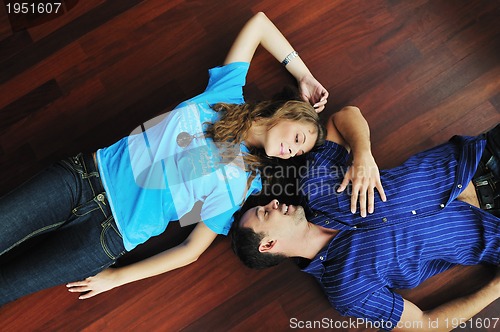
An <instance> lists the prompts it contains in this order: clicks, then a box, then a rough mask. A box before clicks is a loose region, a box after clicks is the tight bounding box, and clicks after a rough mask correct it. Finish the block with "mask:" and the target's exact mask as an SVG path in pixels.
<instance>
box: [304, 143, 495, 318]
mask: <svg viewBox="0 0 500 332" xmlns="http://www.w3.org/2000/svg"><path fill="white" fill-rule="evenodd" d="M485 144H486V142H485V140H484V139H483V138H482V137H481V136H480V137H463V136H455V137H453V138H452V139H451V140H450V141H449V142H448V143H446V144H443V145H440V146H438V147H436V148H433V149H430V150H427V151H425V152H422V153H419V154H417V155H414V156H413V157H411V158H410V159H408V160H407V161H406V162H405V163H404V164H403V165H401V166H399V167H396V168H393V169H389V170H382V171H381V172H380V174H381V180H382V184H383V186H384V190H385V193H386V195H387V202H382V201H381V200H380V197H378V195H376V200H375V212H374V213H373V214H369V215H368V216H367V217H366V218H362V217H360V215H359V213H357V214H352V213H351V212H350V196H349V195H348V193H347V192H344V193H341V194H339V193H337V192H336V189H337V188H338V186H339V185H340V183H341V182H342V180H343V177H344V174H345V172H346V170H347V162H348V158H349V155H348V152H347V151H346V150H345V148H343V147H341V146H340V145H337V144H335V143H333V142H327V143H326V144H325V145H324V146H322V147H320V148H318V149H317V150H315V151H314V152H311V153H310V155H309V160H308V167H307V172H306V174H305V176H303V178H302V179H301V190H302V191H303V194H304V196H305V197H306V198H307V200H306V202H305V205H306V206H307V207H308V208H309V213H308V217H309V218H308V220H309V221H311V222H314V223H315V224H318V225H320V226H323V227H328V228H332V229H338V230H340V232H339V233H338V234H337V235H336V237H335V238H334V239H333V240H332V241H331V243H330V244H329V245H328V246H327V247H326V248H324V249H323V250H322V251H321V252H320V253H319V254H318V255H317V256H316V257H315V259H314V260H313V261H312V262H311V263H310V264H309V265H308V266H307V267H306V268H305V269H304V271H305V272H307V273H310V274H312V275H313V276H314V277H315V278H316V279H317V280H318V281H319V282H320V283H321V285H322V287H323V288H324V290H325V293H326V294H327V296H328V299H329V300H330V302H331V304H332V305H333V306H334V307H335V308H336V309H337V310H338V311H339V312H340V313H341V314H344V315H349V316H355V317H362V318H366V319H369V320H371V321H378V322H384V323H385V324H386V325H385V326H386V327H389V328H390V327H391V326H395V324H396V323H397V322H398V321H399V320H400V318H401V314H402V312H403V299H402V297H401V296H400V295H399V294H396V293H394V292H393V291H392V289H395V288H400V289H402V288H413V287H415V286H417V285H418V284H420V283H421V282H422V281H424V280H425V279H427V278H429V277H431V276H433V275H435V274H437V273H440V272H443V271H445V270H447V269H449V268H450V267H452V266H454V265H456V264H466V265H471V264H479V263H490V264H499V263H500V249H499V248H500V220H499V218H496V217H495V216H493V215H492V214H489V213H487V212H485V211H483V210H480V209H478V208H475V207H473V206H470V205H469V204H467V203H465V202H462V201H459V200H457V199H456V198H457V196H458V195H459V194H460V193H461V192H462V191H463V190H464V189H465V188H466V186H467V184H468V183H469V182H470V181H471V179H472V177H473V175H474V173H475V171H476V168H477V165H478V163H479V160H480V158H481V155H482V152H483V150H484V147H485ZM348 189H350V188H348ZM346 191H348V190H346Z"/></svg>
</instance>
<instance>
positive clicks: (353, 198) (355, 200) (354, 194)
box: [351, 190, 358, 213]
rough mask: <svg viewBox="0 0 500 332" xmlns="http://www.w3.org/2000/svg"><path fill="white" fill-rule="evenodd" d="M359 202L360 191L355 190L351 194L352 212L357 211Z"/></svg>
mask: <svg viewBox="0 0 500 332" xmlns="http://www.w3.org/2000/svg"><path fill="white" fill-rule="evenodd" d="M357 203H358V191H357V190H356V191H353V192H352V196H351V212H352V213H356V204H357Z"/></svg>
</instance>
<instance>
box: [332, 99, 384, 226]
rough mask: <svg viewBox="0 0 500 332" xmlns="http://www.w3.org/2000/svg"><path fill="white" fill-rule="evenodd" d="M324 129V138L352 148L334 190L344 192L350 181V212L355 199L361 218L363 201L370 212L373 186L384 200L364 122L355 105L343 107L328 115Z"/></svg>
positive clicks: (367, 127) (353, 207)
mask: <svg viewBox="0 0 500 332" xmlns="http://www.w3.org/2000/svg"><path fill="white" fill-rule="evenodd" d="M326 129H327V136H326V139H327V140H329V141H333V142H335V143H337V144H340V145H342V146H344V147H345V148H346V149H347V150H348V151H349V150H351V149H352V154H353V163H352V166H351V167H350V168H349V172H347V173H346V174H345V176H344V180H343V181H342V183H341V185H340V187H339V189H338V190H337V191H338V192H342V191H344V190H345V189H346V188H347V185H348V184H349V182H350V181H352V196H351V212H352V213H356V205H357V201H358V198H359V206H360V214H361V216H362V217H365V216H366V212H367V204H368V213H373V210H374V205H375V204H374V200H375V188H376V189H377V190H378V192H379V194H380V197H381V199H382V201H384V202H385V201H386V196H385V192H384V188H383V187H382V183H381V181H380V173H379V170H378V166H377V163H376V162H375V159H374V158H373V155H372V152H371V142H370V128H369V126H368V123H367V122H366V119H365V118H364V117H363V115H362V114H361V111H360V109H359V108H357V107H355V106H347V107H344V108H342V109H341V110H340V111H338V112H336V113H334V114H333V115H332V116H330V118H329V119H328V123H327V126H326Z"/></svg>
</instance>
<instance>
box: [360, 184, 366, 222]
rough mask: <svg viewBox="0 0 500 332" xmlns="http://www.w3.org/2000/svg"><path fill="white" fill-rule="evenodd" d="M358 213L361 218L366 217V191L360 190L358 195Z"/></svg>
mask: <svg viewBox="0 0 500 332" xmlns="http://www.w3.org/2000/svg"><path fill="white" fill-rule="evenodd" d="M359 213H360V214H361V217H363V218H364V217H366V190H361V192H360V194H359Z"/></svg>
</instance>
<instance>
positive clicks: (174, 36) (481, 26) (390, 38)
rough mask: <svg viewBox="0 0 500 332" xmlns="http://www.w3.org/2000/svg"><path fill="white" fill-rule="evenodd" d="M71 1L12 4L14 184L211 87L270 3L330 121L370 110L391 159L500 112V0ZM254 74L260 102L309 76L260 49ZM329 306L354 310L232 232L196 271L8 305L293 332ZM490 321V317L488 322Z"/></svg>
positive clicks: (2, 180) (5, 66) (2, 109)
mask: <svg viewBox="0 0 500 332" xmlns="http://www.w3.org/2000/svg"><path fill="white" fill-rule="evenodd" d="M7 2H12V1H4V3H7ZM66 6H67V7H66V8H68V10H67V11H65V12H64V13H63V14H62V15H59V16H57V17H53V18H51V19H50V20H43V23H39V22H38V23H37V24H29V22H26V20H25V21H23V22H19V21H16V18H15V17H12V16H11V17H10V20H9V15H8V13H7V7H5V6H3V5H0V170H1V172H0V194H2V193H5V192H7V191H8V190H10V189H12V188H13V187H15V186H16V185H18V184H19V183H21V182H22V181H24V180H25V179H27V178H29V177H30V176H31V175H33V174H35V173H36V172H37V171H39V170H41V169H42V168H43V167H45V166H47V165H49V164H50V163H52V162H54V161H56V160H58V159H59V158H61V157H63V156H67V155H71V154H73V153H75V152H79V151H94V150H96V149H98V148H100V147H103V146H107V145H109V144H111V143H113V142H115V141H116V140H118V139H119V138H121V137H122V136H125V135H127V134H129V132H130V131H131V130H132V129H133V128H135V127H136V126H137V125H138V124H139V123H141V122H144V121H146V120H148V119H150V118H152V117H154V116H156V115H158V114H161V113H164V112H166V111H168V110H170V109H172V108H173V107H174V106H175V105H176V104H177V103H179V102H181V101H183V100H185V99H187V98H189V97H191V96H194V95H196V94H198V93H200V92H201V91H203V89H204V87H205V85H206V83H207V69H208V68H210V67H213V66H216V65H218V64H220V63H221V62H222V60H223V59H224V57H225V54H226V52H227V50H228V48H229V46H230V45H231V42H232V40H233V38H234V37H235V35H236V34H237V32H238V31H239V29H240V28H241V27H242V25H243V24H244V23H245V21H246V20H247V19H249V18H250V17H251V16H252V15H253V14H254V13H256V12H258V11H264V12H265V13H266V14H267V15H268V16H269V17H270V18H271V19H272V20H273V21H274V22H275V24H276V25H277V26H278V27H279V28H280V29H281V31H282V32H283V33H284V34H285V36H287V37H288V39H289V40H290V42H291V43H292V44H293V45H294V47H295V48H296V49H297V50H298V51H299V52H300V55H301V57H302V58H303V59H304V61H305V62H306V63H307V64H308V66H309V68H310V69H311V71H312V72H313V74H315V76H316V77H317V78H318V79H319V80H320V81H321V82H322V83H323V84H324V86H325V87H326V88H327V89H328V90H329V91H330V98H329V103H328V105H327V109H326V110H325V111H324V112H323V113H322V117H323V118H326V117H327V116H328V115H329V114H331V113H332V112H334V111H336V110H338V109H339V108H340V107H342V106H344V105H347V104H354V105H357V106H359V107H360V108H361V109H362V111H363V113H364V115H365V117H366V118H367V120H368V122H369V124H370V126H371V129H372V142H373V151H374V155H375V157H376V159H377V160H378V162H379V165H380V166H381V167H384V168H385V167H391V166H395V165H397V164H399V163H401V162H402V161H404V160H405V159H406V158H407V157H408V156H410V155H411V154H413V153H415V152H417V151H420V150H422V149H425V148H429V147H432V146H434V145H436V144H439V143H442V142H445V141H446V140H447V139H449V138H450V137H451V136H452V135H453V134H466V135H476V134H479V133H481V132H483V131H485V130H487V129H489V128H491V127H492V126H493V125H494V124H496V123H497V122H499V121H500V20H499V18H500V2H499V1H493V0H411V1H409V0H373V1H365V0H345V1H340V0H339V1H333V0H308V1H305V0H303V1H296V0H290V1H279V0H256V1H242V0H221V1H210V0H198V1H194V0H167V1H165V0H162V1H161V0H120V1H106V0H82V1H66ZM17 20H20V19H19V18H17ZM35 23H36V22H35ZM22 24H25V28H23V27H22ZM14 31H15V32H14ZM247 82H248V84H247V86H246V90H245V93H246V98H247V99H264V98H269V97H270V96H272V95H273V94H274V93H275V92H277V91H278V90H280V89H281V87H282V86H283V85H285V84H290V83H293V79H292V77H291V76H290V75H289V74H288V73H287V72H286V71H285V70H284V69H283V68H282V67H281V66H280V64H279V63H277V62H276V61H275V60H274V59H273V58H272V57H271V56H270V55H269V54H267V53H266V52H264V51H263V50H262V49H260V50H259V51H258V52H257V54H256V56H255V59H254V61H253V62H252V66H251V69H250V73H249V76H248V80H247ZM188 231H189V229H187V228H180V227H179V226H178V225H176V224H175V223H174V224H171V225H170V226H169V228H168V230H167V234H164V235H162V236H160V237H158V238H155V239H152V240H151V241H150V242H148V243H147V244H146V245H143V246H141V247H140V248H138V249H137V250H136V251H134V252H132V253H130V254H129V255H128V256H127V257H126V258H125V259H124V260H123V261H122V264H125V263H127V262H130V261H133V260H135V259H139V258H140V257H143V256H145V255H148V254H150V253H152V252H156V251H158V250H161V249H163V248H166V247H168V246H171V245H174V244H176V243H178V242H179V241H181V240H182V239H183V238H184V237H185V236H186V234H187V232H188ZM381 241H383V239H381ZM491 275H492V271H491V270H490V269H487V268H485V267H481V266H474V267H458V268H455V269H452V270H450V271H448V272H446V273H443V274H441V275H438V276H436V277H434V278H432V279H430V280H428V281H427V282H425V283H424V284H423V285H421V286H420V287H418V288H417V289H414V290H404V291H403V292H404V293H405V294H406V295H407V297H408V298H409V299H411V300H414V301H415V302H416V303H417V304H418V305H420V306H421V307H422V308H431V307H433V306H436V305H438V304H440V303H443V302H444V301H447V300H448V299H450V298H454V297H457V296H459V295H461V294H466V293H468V292H470V291H471V290H473V289H475V288H476V287H478V286H479V285H481V284H482V283H484V282H486V281H487V280H488V279H489V278H490V277H491ZM0 287H1V285H0ZM499 313H500V301H499V300H497V301H496V302H494V303H493V304H492V305H490V306H489V307H487V308H486V309H485V310H483V311H482V312H481V313H480V314H479V315H478V316H476V317H475V318H474V320H473V321H472V323H471V324H469V325H467V327H465V328H461V329H458V330H460V331H495V330H496V331H498V330H500V322H497V325H496V329H495V328H493V323H494V320H493V319H494V318H499V317H500V314H499ZM323 318H327V319H331V320H332V322H336V323H335V324H337V325H338V324H340V323H339V322H342V321H347V322H349V319H348V318H342V317H341V316H339V315H338V314H337V313H336V312H335V311H334V310H333V309H331V308H330V306H329V304H328V302H327V300H326V298H325V297H324V296H323V294H322V292H321V290H320V289H319V286H318V285H316V283H315V282H314V280H312V279H311V278H309V277H308V276H307V275H305V274H303V273H301V272H300V271H299V270H298V269H297V268H296V267H295V266H293V265H292V264H291V263H287V264H284V265H282V266H279V267H277V268H274V269H270V270H267V271H260V272H259V271H252V270H249V269H247V268H245V267H243V266H242V265H241V264H240V263H239V261H238V260H237V259H236V258H235V256H234V255H233V254H232V252H231V250H230V248H229V241H228V239H227V238H223V237H220V238H218V239H217V240H216V242H215V243H214V244H213V245H212V246H211V247H210V248H209V250H208V251H207V252H206V253H205V254H204V255H203V256H202V257H201V258H200V259H199V260H198V261H197V262H196V263H194V264H192V265H190V266H188V267H185V268H182V269H179V270H176V271H173V272H171V273H167V274H165V275H161V276H158V277H154V278H150V279H147V280H143V281H139V282H135V283H133V284H129V285H125V286H123V287H120V288H118V289H114V290H111V291H109V292H107V293H105V294H102V295H100V296H97V297H95V298H93V299H90V300H85V301H79V300H77V296H76V295H75V294H70V293H68V292H67V291H66V289H65V287H64V286H60V287H56V288H53V289H49V290H45V291H42V292H39V293H36V294H33V295H30V296H27V297H25V298H22V299H20V300H18V301H15V302H13V303H10V304H7V305H5V306H3V307H2V308H0V322H1V328H0V329H1V330H2V331H42V330H43V331H81V330H84V331H139V330H140V331H144V330H149V331H178V330H182V331H227V330H234V331H259V330H266V331H269V330H275V331H285V330H288V329H291V328H292V327H293V326H292V325H291V319H297V320H301V321H312V320H322V319H323ZM487 319H489V320H490V322H491V326H490V327H489V328H487V327H480V326H479V325H478V323H481V322H482V323H485V322H486V321H487ZM337 325H336V326H337ZM471 325H472V327H471ZM483 325H486V324H483ZM334 330H335V331H362V330H366V329H365V328H364V327H363V326H357V327H354V328H353V327H347V328H334Z"/></svg>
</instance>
